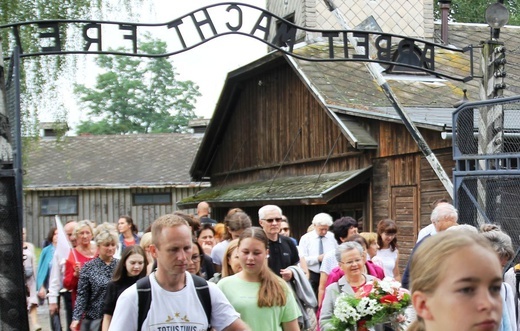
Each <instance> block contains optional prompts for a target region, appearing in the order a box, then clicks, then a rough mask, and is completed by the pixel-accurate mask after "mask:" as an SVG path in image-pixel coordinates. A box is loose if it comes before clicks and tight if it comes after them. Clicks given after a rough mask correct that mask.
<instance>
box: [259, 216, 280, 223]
mask: <svg viewBox="0 0 520 331" xmlns="http://www.w3.org/2000/svg"><path fill="white" fill-rule="evenodd" d="M263 220H264V221H266V222H267V223H273V222H275V221H276V222H278V223H280V222H281V221H282V218H281V217H276V218H266V219H263Z"/></svg>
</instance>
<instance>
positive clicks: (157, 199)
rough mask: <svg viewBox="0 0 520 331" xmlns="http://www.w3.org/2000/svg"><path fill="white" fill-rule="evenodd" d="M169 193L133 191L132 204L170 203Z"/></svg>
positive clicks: (170, 196)
mask: <svg viewBox="0 0 520 331" xmlns="http://www.w3.org/2000/svg"><path fill="white" fill-rule="evenodd" d="M171 201H172V195H171V194H170V193H146V194H144V193H134V205H170V204H171Z"/></svg>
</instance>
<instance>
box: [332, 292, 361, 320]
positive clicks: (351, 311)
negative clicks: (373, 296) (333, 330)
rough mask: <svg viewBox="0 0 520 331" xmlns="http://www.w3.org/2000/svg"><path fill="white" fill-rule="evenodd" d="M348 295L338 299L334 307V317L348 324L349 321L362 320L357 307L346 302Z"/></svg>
mask: <svg viewBox="0 0 520 331" xmlns="http://www.w3.org/2000/svg"><path fill="white" fill-rule="evenodd" d="M347 297H348V295H347V294H346V293H341V294H340V295H339V296H338V298H337V299H336V304H335V305H334V316H336V317H337V318H339V319H340V320H341V321H343V322H348V320H349V319H352V320H354V321H357V320H359V319H360V318H361V315H359V313H358V312H357V310H356V308H355V307H352V306H351V305H350V304H349V303H348V302H347V300H346V298H347Z"/></svg>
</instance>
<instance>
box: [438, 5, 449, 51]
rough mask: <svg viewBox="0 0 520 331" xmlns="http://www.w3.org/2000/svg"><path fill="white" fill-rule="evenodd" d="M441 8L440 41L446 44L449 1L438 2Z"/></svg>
mask: <svg viewBox="0 0 520 331" xmlns="http://www.w3.org/2000/svg"><path fill="white" fill-rule="evenodd" d="M439 4H440V7H441V39H442V42H443V43H445V44H448V16H449V15H450V7H451V0H439Z"/></svg>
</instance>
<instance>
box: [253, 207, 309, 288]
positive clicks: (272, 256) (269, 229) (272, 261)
mask: <svg viewBox="0 0 520 331" xmlns="http://www.w3.org/2000/svg"><path fill="white" fill-rule="evenodd" d="M258 218H259V219H260V226H261V227H262V228H263V229H264V231H265V233H266V234H267V237H268V238H269V257H268V264H269V268H271V270H272V271H273V272H274V273H275V274H277V275H279V276H280V277H282V278H283V279H285V280H291V278H292V271H290V270H287V267H289V266H291V265H296V264H298V262H299V261H300V257H299V255H298V249H297V248H296V245H295V244H294V243H293V242H292V240H291V239H290V238H288V237H285V236H281V235H280V226H281V223H282V209H281V208H280V207H278V206H275V205H266V206H263V207H262V208H260V209H259V210H258Z"/></svg>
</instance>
